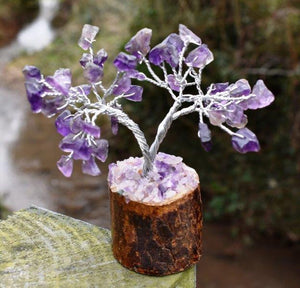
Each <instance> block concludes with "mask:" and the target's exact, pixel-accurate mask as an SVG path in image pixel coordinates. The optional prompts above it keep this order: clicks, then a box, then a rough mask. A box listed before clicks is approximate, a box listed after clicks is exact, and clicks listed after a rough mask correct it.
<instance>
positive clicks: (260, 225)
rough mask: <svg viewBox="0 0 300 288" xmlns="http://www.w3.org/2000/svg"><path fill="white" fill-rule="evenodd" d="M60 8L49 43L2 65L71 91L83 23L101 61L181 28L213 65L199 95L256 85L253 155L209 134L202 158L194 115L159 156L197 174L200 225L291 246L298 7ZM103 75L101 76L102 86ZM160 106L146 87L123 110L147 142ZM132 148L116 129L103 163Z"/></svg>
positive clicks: (298, 118)
mask: <svg viewBox="0 0 300 288" xmlns="http://www.w3.org/2000/svg"><path fill="white" fill-rule="evenodd" d="M105 5H106V6H105ZM104 6H105V7H106V9H111V10H117V13H116V15H119V17H118V16H117V17H116V18H115V19H106V15H107V10H105V9H103V7H104ZM61 7H62V8H61V9H60V12H59V14H58V15H57V17H56V18H55V20H54V24H55V26H56V27H59V34H58V37H57V39H56V40H55V41H54V43H53V44H52V45H51V46H50V47H49V48H47V49H46V50H44V51H42V52H39V53H36V54H34V55H31V56H30V55H24V56H23V57H21V58H19V59H17V60H15V62H14V63H13V64H12V65H15V66H17V67H18V66H19V67H20V69H21V67H23V65H25V64H26V63H31V64H32V65H37V66H39V67H41V70H42V71H43V72H44V73H45V74H47V73H48V74H52V73H53V71H54V70H56V69H57V68H58V67H71V69H72V71H73V77H74V81H75V82H80V81H82V78H81V73H82V71H81V68H80V67H79V65H78V60H79V58H80V56H81V51H80V49H79V48H77V47H76V43H77V40H78V37H79V35H80V31H81V27H82V25H83V24H84V23H90V24H94V25H98V26H100V27H103V26H105V29H104V28H103V29H102V30H101V32H100V35H99V37H98V39H99V40H98V41H97V43H96V47H97V48H101V47H104V48H105V49H106V50H108V51H109V55H110V61H112V60H113V59H114V56H115V55H116V54H117V52H118V51H119V50H120V49H123V46H124V44H125V43H126V42H127V41H128V39H129V38H130V35H133V34H135V32H136V31H137V30H138V29H140V28H143V27H149V28H151V29H152V30H153V38H152V46H154V45H155V44H157V43H158V42H159V41H161V40H163V39H164V37H166V36H167V35H168V34H169V33H171V32H177V29H178V24H179V23H183V24H185V25H186V26H188V27H189V28H190V29H191V30H193V31H194V32H195V33H196V34H197V35H199V36H200V37H201V39H202V41H203V42H204V43H206V44H207V45H208V46H209V48H210V49H211V50H212V51H213V53H214V57H215V61H214V62H213V63H211V64H210V65H208V66H207V67H206V68H205V70H204V72H203V82H202V83H203V84H202V85H203V87H207V86H208V85H209V84H210V83H216V82H227V81H229V82H235V81H236V80H238V79H240V78H246V79H248V80H249V82H250V84H251V85H253V84H254V83H255V82H256V80H257V79H259V78H260V79H263V80H264V81H265V83H266V85H267V86H268V88H269V89H270V90H271V91H272V92H273V93H274V95H275V97H276V100H275V102H274V103H273V104H272V105H271V106H270V107H268V108H267V109H262V110H259V111H249V113H247V115H248V119H249V124H248V127H249V128H250V129H251V130H253V131H254V132H255V133H256V134H257V136H258V139H259V140H260V143H261V148H262V149H261V152H260V153H256V154H246V155H240V154H237V153H236V152H235V151H233V149H232V148H231V144H230V137H229V136H228V135H226V134H225V133H224V132H223V131H220V130H218V129H213V131H212V132H213V142H214V146H213V150H212V151H211V152H209V153H207V152H205V151H204V150H203V149H202V148H201V144H200V141H199V139H198V137H197V126H198V119H197V117H196V116H197V115H189V116H188V117H184V118H180V119H179V120H177V121H176V122H174V123H173V125H172V127H171V130H170V132H169V134H168V136H167V138H166V140H165V142H164V143H163V145H162V147H161V149H160V150H161V151H164V152H167V153H170V154H174V155H180V156H182V157H183V158H184V161H185V162H186V163H187V164H188V165H190V166H192V167H194V168H195V169H196V170H197V171H198V173H199V175H200V180H201V188H202V193H203V198H204V209H205V219H206V220H207V221H208V220H218V221H224V222H227V223H231V224H232V233H233V234H234V235H244V236H245V241H251V239H254V238H255V237H257V236H259V235H261V234H267V235H275V236H277V235H279V236H280V237H283V238H284V239H289V240H292V241H295V240H297V239H298V240H299V235H300V223H299V220H300V216H299V200H300V199H299V190H300V189H299V187H300V177H299V174H300V173H299V172H300V107H299V106H300V101H299V100H300V98H299V88H300V87H299V86H300V84H299V80H300V63H299V57H300V37H299V31H300V3H299V1H296V0H294V1H293V0H265V1H260V0H252V1H247V0H240V1H238V0H224V1H214V0H210V1H208V0H164V1H160V0H144V1H138V0H125V1H117V0H111V1H107V0H100V1H96V0H86V1H83V0H75V1H70V0H63V1H62V6H61ZM118 13H119V14H118ZM104 23H106V24H105V25H104ZM120 35H121V36H120ZM45 59H47V61H45ZM106 66H110V67H111V65H106ZM107 68H108V67H107ZM113 73H114V69H112V68H108V71H107V73H106V74H107V78H106V80H109V79H110V78H111V77H112V75H113ZM204 89H205V88H204ZM170 103H171V102H170V97H168V95H167V94H165V92H164V91H163V90H159V89H157V88H153V87H150V86H148V85H146V86H145V92H144V100H143V102H142V103H140V104H135V105H130V106H128V107H126V109H127V110H128V111H129V113H131V115H133V118H134V119H135V120H136V121H137V122H138V123H141V127H142V128H143V130H144V131H145V133H146V136H147V137H148V139H149V142H150V143H151V140H152V139H153V137H154V135H155V132H156V127H157V125H158V123H159V122H160V120H161V119H162V117H163V116H164V115H165V113H166V111H167V109H168V107H169V105H170ZM132 142H133V138H132V135H131V134H130V133H129V132H128V131H127V130H126V129H125V128H124V129H121V130H120V133H119V135H118V136H117V138H112V139H111V156H110V160H111V161H115V160H116V159H120V158H126V157H128V156H130V155H140V154H139V151H138V150H137V145H132Z"/></svg>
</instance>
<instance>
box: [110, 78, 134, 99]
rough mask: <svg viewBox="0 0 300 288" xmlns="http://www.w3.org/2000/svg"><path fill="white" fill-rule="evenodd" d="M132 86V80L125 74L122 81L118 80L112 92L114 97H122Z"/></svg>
mask: <svg viewBox="0 0 300 288" xmlns="http://www.w3.org/2000/svg"><path fill="white" fill-rule="evenodd" d="M130 85H131V80H130V78H129V77H128V76H127V75H126V74H125V75H123V76H122V77H121V78H120V79H118V81H117V83H116V84H115V86H114V88H113V90H112V92H113V94H114V95H122V94H124V93H125V92H126V91H127V90H128V89H129V88H130Z"/></svg>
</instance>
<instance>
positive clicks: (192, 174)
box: [108, 152, 199, 204]
mask: <svg viewBox="0 0 300 288" xmlns="http://www.w3.org/2000/svg"><path fill="white" fill-rule="evenodd" d="M143 162H144V161H143V158H138V157H130V158H128V159H126V160H123V161H117V163H112V164H110V165H109V174H108V185H109V187H110V189H111V191H112V192H116V193H120V194H122V195H123V196H124V197H125V198H126V199H127V200H128V201H138V202H143V203H150V204H151V203H160V204H163V203H164V202H167V201H168V200H171V199H172V200H173V199H177V197H176V196H179V195H183V194H185V193H188V192H190V191H193V190H195V189H196V188H197V186H198V184H199V177H198V174H197V173H196V171H195V170H194V169H192V168H190V167H188V166H187V165H186V164H184V163H183V162H182V158H181V157H176V156H173V155H168V154H165V153H161V152H160V153H158V154H157V156H156V158H155V161H154V169H153V171H152V172H150V173H149V174H148V176H147V177H142V171H143Z"/></svg>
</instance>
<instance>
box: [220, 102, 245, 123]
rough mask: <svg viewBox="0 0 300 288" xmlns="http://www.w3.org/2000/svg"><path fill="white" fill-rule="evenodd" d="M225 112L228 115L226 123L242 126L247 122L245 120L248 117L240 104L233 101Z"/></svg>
mask: <svg viewBox="0 0 300 288" xmlns="http://www.w3.org/2000/svg"><path fill="white" fill-rule="evenodd" d="M225 114H226V117H227V119H226V123H227V124H228V125H230V126H232V127H236V128H242V127H244V126H245V125H246V124H247V122H245V120H247V117H246V116H245V115H244V110H243V109H242V108H241V107H240V106H239V105H236V104H234V103H231V104H230V105H228V107H227V110H226V113H225Z"/></svg>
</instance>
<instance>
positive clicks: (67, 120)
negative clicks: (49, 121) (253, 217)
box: [55, 110, 72, 136]
mask: <svg viewBox="0 0 300 288" xmlns="http://www.w3.org/2000/svg"><path fill="white" fill-rule="evenodd" d="M71 115H72V114H71V112H70V111H69V110H65V111H64V112H63V113H61V114H60V115H59V116H58V117H57V118H56V120H55V127H56V129H57V132H58V133H59V134H60V135H62V136H67V135H69V134H70V133H71V132H72V131H71V128H70V126H71V117H72V116H71Z"/></svg>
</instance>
